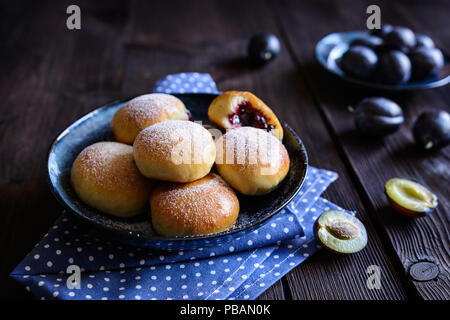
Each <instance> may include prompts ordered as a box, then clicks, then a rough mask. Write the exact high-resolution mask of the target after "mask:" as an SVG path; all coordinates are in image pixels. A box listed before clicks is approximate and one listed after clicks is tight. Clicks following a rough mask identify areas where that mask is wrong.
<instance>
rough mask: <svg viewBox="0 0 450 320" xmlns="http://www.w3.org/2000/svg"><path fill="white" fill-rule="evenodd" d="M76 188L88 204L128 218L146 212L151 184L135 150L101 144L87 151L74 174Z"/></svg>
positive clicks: (79, 156)
mask: <svg viewBox="0 0 450 320" xmlns="http://www.w3.org/2000/svg"><path fill="white" fill-rule="evenodd" d="M71 182H72V186H73V188H74V190H75V192H76V194H77V195H78V197H79V198H80V199H81V200H82V201H83V202H84V203H86V204H88V205H90V206H91V207H94V208H96V209H98V210H100V211H102V212H105V213H108V214H111V215H113V216H116V217H121V218H126V217H131V216H134V215H137V214H139V213H140V212H142V211H143V209H145V207H146V205H147V201H148V197H149V195H150V184H151V182H150V181H149V180H147V179H146V178H144V177H143V176H142V175H141V174H140V172H139V170H138V169H137V167H136V164H135V163H134V160H133V148H132V147H131V146H129V145H126V144H122V143H117V142H99V143H95V144H93V145H91V146H89V147H87V148H85V149H84V150H83V151H81V153H80V154H79V155H78V156H77V158H76V159H75V161H74V163H73V165H72V170H71Z"/></svg>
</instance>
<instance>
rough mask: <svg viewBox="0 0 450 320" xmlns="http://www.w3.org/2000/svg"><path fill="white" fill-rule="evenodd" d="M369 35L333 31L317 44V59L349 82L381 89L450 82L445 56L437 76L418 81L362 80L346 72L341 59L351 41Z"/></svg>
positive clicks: (418, 88)
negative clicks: (443, 63) (385, 82)
mask: <svg viewBox="0 0 450 320" xmlns="http://www.w3.org/2000/svg"><path fill="white" fill-rule="evenodd" d="M364 35H367V32H366V31H347V32H341V33H332V34H329V35H327V36H326V37H324V38H322V39H321V40H320V41H319V42H318V43H317V45H316V50H315V53H316V59H317V61H319V63H320V65H321V66H322V67H324V68H325V70H327V71H329V72H330V73H332V74H334V75H336V76H338V77H339V78H341V79H344V80H346V81H348V82H351V83H354V84H357V85H360V86H364V87H368V88H373V89H381V90H391V91H412V90H422V89H430V88H437V87H442V86H445V85H446V84H448V83H449V82H450V58H449V57H448V56H445V65H444V67H443V68H442V69H441V70H440V71H439V74H438V75H437V76H435V77H432V78H429V79H426V80H423V81H418V82H408V83H405V84H398V85H388V84H382V83H376V82H371V81H365V80H360V79H357V78H353V77H351V76H348V75H347V74H345V73H344V71H342V70H341V68H339V63H338V62H339V60H340V58H341V57H342V55H343V54H344V52H345V51H347V49H348V48H349V45H350V43H351V42H352V41H353V40H355V39H357V38H360V37H361V36H364Z"/></svg>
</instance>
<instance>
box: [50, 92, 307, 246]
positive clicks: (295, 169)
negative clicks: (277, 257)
mask: <svg viewBox="0 0 450 320" xmlns="http://www.w3.org/2000/svg"><path fill="white" fill-rule="evenodd" d="M176 96H178V97H179V98H180V99H181V100H182V101H183V102H184V103H185V105H186V106H187V108H188V109H189V110H190V111H191V113H192V115H193V117H194V120H201V121H202V122H203V123H204V124H205V123H206V124H208V123H209V121H208V115H207V110H208V107H209V104H210V103H211V101H212V100H213V99H214V98H215V97H216V95H213V94H180V95H176ZM125 102H126V101H121V102H113V103H110V104H107V105H105V106H103V107H101V108H99V109H96V110H94V111H92V112H90V113H88V114H87V115H85V116H84V117H82V118H81V119H79V120H77V121H76V122H74V123H73V124H71V125H70V126H69V127H68V128H67V129H65V130H64V131H63V132H62V133H61V134H60V135H59V136H58V137H57V138H56V140H55V142H54V143H53V145H52V146H51V149H50V153H49V156H48V177H49V182H50V187H51V189H52V191H53V193H54V195H55V196H56V198H57V199H58V200H60V202H61V203H62V204H63V205H64V206H65V207H66V208H67V209H69V211H71V212H74V213H76V214H77V215H78V216H80V217H82V218H84V219H86V220H88V221H90V222H92V223H94V224H96V225H98V226H100V227H102V228H104V229H107V230H110V231H113V232H114V233H115V234H116V236H117V237H118V238H119V239H121V240H123V241H126V242H128V243H132V244H133V245H137V246H145V247H150V248H155V249H159V250H170V249H173V250H180V249H195V248H199V247H207V246H213V245H217V244H219V243H225V242H228V241H230V240H232V239H234V238H235V237H239V236H241V235H243V234H244V233H247V232H250V231H251V230H253V229H255V228H256V227H258V226H260V225H261V224H262V223H263V222H265V221H267V220H268V219H269V218H270V217H272V216H273V215H275V214H276V213H277V212H279V211H281V210H282V209H283V208H284V207H285V206H286V205H287V204H288V203H289V202H290V201H291V200H292V198H294V196H295V195H296V194H297V193H298V192H299V190H300V188H301V187H302V185H303V182H304V180H305V176H306V171H307V164H308V158H307V154H306V150H305V147H304V146H303V144H302V142H301V140H300V138H299V137H298V136H297V134H296V133H295V132H294V131H293V130H292V129H291V128H290V127H289V126H288V125H287V124H286V123H282V124H283V129H284V139H283V143H284V145H285V146H286V149H287V151H288V153H289V157H290V160H291V167H290V169H289V173H288V175H287V177H286V179H284V180H283V181H282V182H281V183H280V185H279V186H278V187H277V188H276V189H275V190H274V191H272V192H271V193H270V194H268V195H265V196H254V197H249V196H243V195H238V197H239V202H240V207H241V210H240V213H239V219H238V223H237V226H236V227H234V228H233V229H231V230H228V231H224V232H220V233H215V234H208V235H202V236H188V237H175V238H166V237H162V236H159V235H157V234H156V233H155V231H154V230H153V227H152V224H151V219H150V215H149V214H148V210H147V213H143V214H141V215H139V216H137V217H133V218H128V219H120V218H116V217H113V216H110V215H107V214H104V213H102V212H100V211H98V210H96V209H94V208H91V207H89V206H88V205H86V204H84V203H83V202H81V201H80V199H79V198H78V196H77V195H76V194H75V192H74V190H73V189H72V186H71V183H70V170H71V168H72V163H73V161H74V160H75V158H76V156H77V155H78V154H79V153H80V152H81V150H83V149H84V148H85V147H87V146H89V145H91V144H93V143H95V142H99V141H112V140H113V138H112V135H111V133H110V129H109V128H110V123H111V120H112V117H113V116H114V113H115V112H116V111H117V109H119V108H120V106H122V105H123V104H124V103H125Z"/></svg>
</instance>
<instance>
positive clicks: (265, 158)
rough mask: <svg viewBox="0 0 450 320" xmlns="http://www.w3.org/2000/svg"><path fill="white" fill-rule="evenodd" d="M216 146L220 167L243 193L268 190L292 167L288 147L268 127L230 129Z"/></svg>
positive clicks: (232, 184)
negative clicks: (266, 129)
mask: <svg viewBox="0 0 450 320" xmlns="http://www.w3.org/2000/svg"><path fill="white" fill-rule="evenodd" d="M216 148H217V155H216V168H217V171H218V172H219V174H220V175H221V176H222V178H223V179H224V180H225V181H226V182H228V183H229V184H230V185H231V186H232V187H233V188H235V189H236V190H238V191H239V192H240V193H242V194H246V195H261V194H266V193H269V192H270V191H272V190H273V189H274V188H275V187H276V186H277V185H278V184H279V183H280V182H281V181H283V179H284V178H285V177H286V175H287V173H288V171H289V154H288V152H287V151H286V148H285V147H284V145H283V144H282V143H281V142H280V141H279V140H278V139H277V138H275V137H274V136H273V135H271V134H270V133H268V132H267V131H265V130H261V129H256V128H253V127H240V128H236V129H231V130H229V131H228V132H227V133H226V134H225V135H223V136H222V137H220V138H219V139H218V140H217V143H216Z"/></svg>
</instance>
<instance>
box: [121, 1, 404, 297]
mask: <svg viewBox="0 0 450 320" xmlns="http://www.w3.org/2000/svg"><path fill="white" fill-rule="evenodd" d="M197 3H198V7H197V6H196V5H194V4H197ZM256 3H258V5H256ZM170 4H172V5H175V6H176V7H177V8H179V10H180V12H183V13H184V12H187V13H186V14H183V15H182V16H180V17H179V21H180V23H181V24H182V25H183V26H185V27H184V28H183V32H182V33H180V31H179V29H178V27H176V26H173V25H169V26H166V25H165V23H163V22H159V24H158V26H155V25H153V24H152V23H150V24H148V23H147V22H148V21H154V19H153V15H152V14H153V13H152V4H150V3H146V2H138V3H137V6H136V8H135V10H133V11H132V12H131V13H130V14H131V16H132V17H133V19H134V22H133V23H132V31H131V34H130V35H129V37H128V39H129V40H128V43H127V45H128V50H127V52H128V54H127V56H128V57H132V58H130V59H129V60H128V61H129V63H130V66H129V67H128V68H127V70H132V72H130V73H129V74H128V75H127V77H126V80H125V83H124V87H126V88H127V90H130V92H133V93H134V94H139V93H142V92H146V90H149V89H148V86H149V83H150V84H153V83H154V81H156V80H157V79H158V78H160V77H161V76H163V75H165V74H167V73H168V72H169V73H170V72H180V71H181V70H183V71H198V72H209V73H211V75H212V76H213V78H214V79H216V80H217V84H218V87H219V90H231V89H239V90H250V91H252V92H254V93H255V94H256V95H257V96H259V97H261V98H262V99H263V100H264V101H265V102H266V103H268V105H269V106H271V107H272V108H273V109H274V111H275V112H276V113H277V115H279V116H280V118H282V119H285V120H287V121H288V123H289V124H290V125H291V126H293V128H294V129H296V131H297V132H298V133H299V134H300V136H301V137H302V138H303V139H304V143H305V144H306V147H307V150H308V152H309V156H310V159H311V162H312V165H315V166H319V167H323V168H328V169H331V170H336V171H338V172H339V173H340V175H341V178H340V179H339V180H338V181H337V182H336V183H335V184H333V185H332V187H331V188H330V191H328V192H327V194H326V196H327V197H329V198H330V199H331V200H332V201H336V202H337V203H338V204H340V205H341V206H344V207H346V208H349V209H352V210H356V211H358V212H360V211H362V205H361V202H360V201H359V200H358V195H357V192H356V190H355V188H354V187H353V186H352V185H351V182H350V179H349V178H348V176H346V170H345V168H344V165H343V163H342V161H341V160H340V159H339V155H338V153H337V149H336V148H335V146H334V143H333V141H332V140H331V139H330V136H329V134H328V132H327V129H326V128H325V126H324V125H323V124H322V120H321V118H320V115H319V113H318V112H317V110H316V108H315V106H314V103H313V102H312V100H311V96H310V95H309V93H308V92H307V89H306V87H305V85H304V83H303V81H302V79H301V77H299V76H298V73H297V71H296V69H295V65H294V64H293V61H292V60H291V58H290V56H289V54H288V52H287V51H286V50H283V52H282V53H281V55H280V56H279V57H278V58H277V59H276V60H275V61H274V62H273V63H272V64H270V65H268V66H267V67H266V68H263V69H251V68H248V67H247V66H246V64H245V63H244V58H245V55H246V45H247V41H248V38H249V37H250V36H251V35H252V34H253V33H254V32H257V31H261V30H264V31H269V32H274V33H276V34H278V26H277V24H276V20H275V19H274V17H273V15H272V14H271V8H270V6H268V5H267V4H265V3H262V2H260V1H259V2H251V1H250V2H246V4H245V5H244V4H240V8H241V10H239V11H238V12H237V11H236V10H235V8H236V6H237V2H233V1H228V2H217V3H214V5H212V4H211V3H208V4H209V6H208V5H206V2H195V3H194V4H193V3H189V4H187V3H184V2H182V1H181V2H176V4H174V2H170ZM170 8H171V6H170V5H167V6H163V5H160V6H159V7H158V14H159V15H162V16H166V14H169V12H170ZM190 11H192V12H194V13H190ZM208 12H209V13H210V15H211V13H213V17H211V19H213V22H212V21H210V20H208V19H209V18H208ZM249 12H253V14H251V15H249V14H248V13H249ZM199 17H203V19H202V20H201V21H198V18H199ZM259 17H265V19H260V18H259ZM139 20H140V21H139ZM231 20H234V21H240V23H236V24H230V23H229V22H230V21H231ZM211 24H212V25H211ZM208 26H209V27H208ZM153 28H158V29H157V30H164V33H158V32H155V31H153V30H154V29H153ZM200 31H201V32H202V33H201V36H199V35H198V33H199V32H200ZM186 35H190V41H187V40H186ZM278 35H279V34H278ZM180 42H181V43H182V44H183V45H182V46H181V45H179V43H180ZM162 57H164V59H165V61H166V63H165V64H157V65H154V64H151V63H146V61H159V60H161V59H162ZM137 69H140V72H135V71H134V70H137ZM127 82H130V83H133V85H132V86H129V85H128V84H127ZM324 151H326V152H324ZM362 216H363V217H364V214H363V213H362ZM363 221H364V222H366V221H367V219H363ZM367 227H368V229H369V232H370V234H371V241H370V243H369V246H368V248H367V249H366V250H364V251H363V252H361V253H360V254H357V255H354V256H352V257H347V258H342V259H339V258H336V257H334V256H332V255H324V256H322V259H320V260H317V261H316V260H315V257H313V258H312V259H311V260H308V262H306V263H305V264H312V266H311V268H310V269H305V270H306V271H303V264H302V265H301V266H300V267H299V268H297V270H300V271H299V272H297V270H296V271H295V272H293V273H291V274H290V275H289V276H288V277H287V281H286V283H287V284H288V286H289V290H291V291H292V297H293V298H294V299H319V298H325V299H342V298H344V299H352V298H353V299H377V298H378V299H383V298H384V299H388V298H403V297H404V293H403V291H402V289H401V288H400V286H399V285H398V282H399V281H398V279H397V278H396V276H395V272H394V271H393V269H392V266H391V265H390V263H389V261H388V257H387V256H386V255H385V254H384V253H383V249H382V247H381V245H380V242H379V239H378V237H377V235H376V232H375V231H374V230H373V227H371V226H370V224H369V225H367ZM371 264H377V265H380V267H381V268H382V270H383V271H382V272H383V274H384V275H385V276H386V280H387V282H388V283H391V285H390V287H388V288H383V289H382V290H368V289H367V287H366V284H365V281H366V279H367V274H366V273H365V270H366V268H367V267H368V266H369V265H371ZM305 268H307V267H305ZM310 270H311V271H313V273H310ZM308 271H309V272H308ZM322 278H323V279H327V281H330V283H331V286H332V288H334V290H330V288H329V287H328V286H318V287H317V284H316V282H317V279H322ZM333 279H334V281H333ZM327 281H324V282H325V283H326V282H327ZM320 282H322V281H320ZM339 288H340V289H339ZM276 296H278V293H276ZM271 297H273V295H271Z"/></svg>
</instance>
